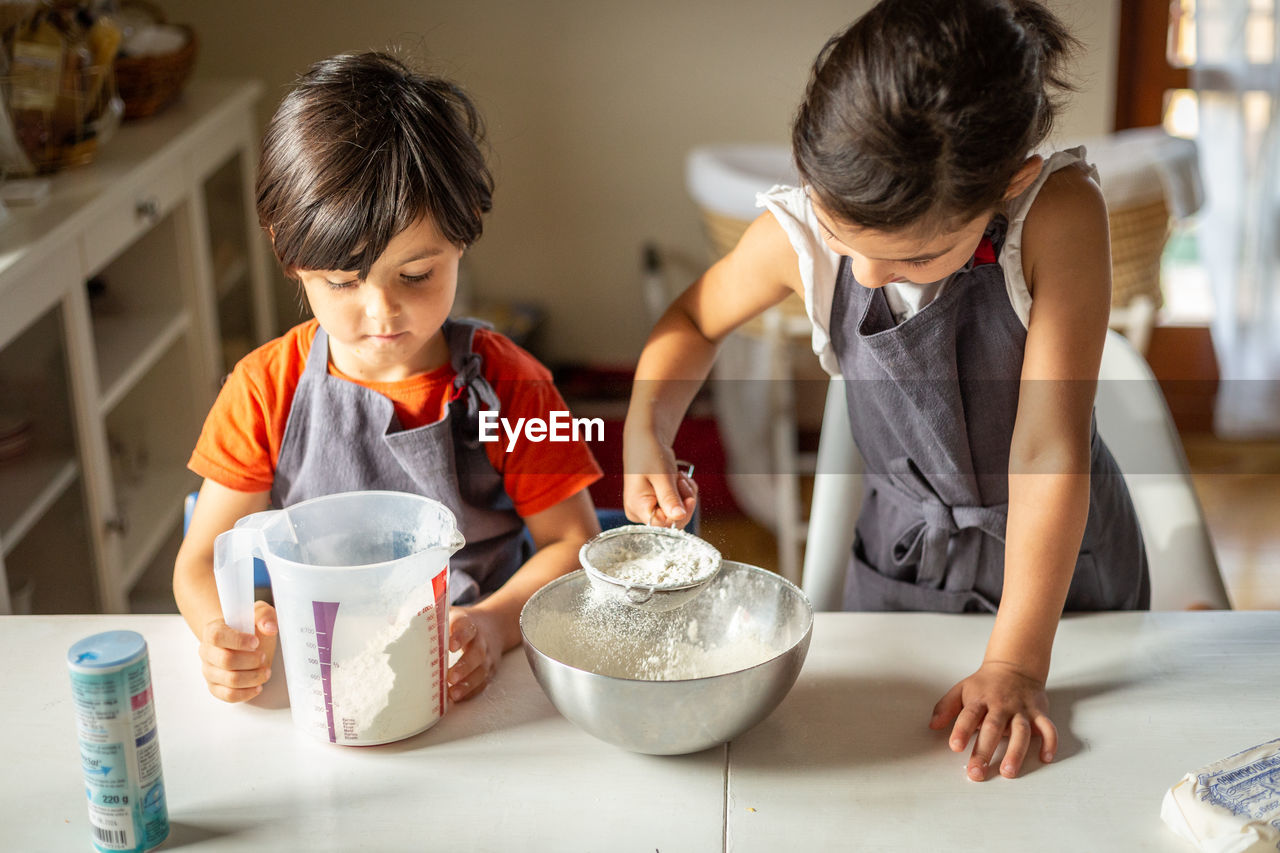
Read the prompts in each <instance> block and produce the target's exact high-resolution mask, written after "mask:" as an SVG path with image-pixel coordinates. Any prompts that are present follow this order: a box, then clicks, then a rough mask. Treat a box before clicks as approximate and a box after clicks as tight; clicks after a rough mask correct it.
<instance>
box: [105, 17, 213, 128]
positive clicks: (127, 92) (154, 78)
mask: <svg viewBox="0 0 1280 853" xmlns="http://www.w3.org/2000/svg"><path fill="white" fill-rule="evenodd" d="M175 26H177V27H178V28H179V29H181V30H183V31H184V32H186V34H187V42H186V44H184V45H183V46H182V47H181V48H179V49H178V50H176V51H174V52H173V53H166V54H162V55H160V56H122V57H118V58H117V59H116V62H115V65H116V90H117V91H118V92H119V93H120V97H121V98H123V99H124V117H125V118H126V119H131V118H142V117H144V116H149V115H153V114H155V113H157V112H159V111H160V110H162V109H164V108H165V107H167V106H169V104H171V103H173V102H174V101H175V100H177V98H178V96H179V95H181V94H182V89H183V87H184V86H186V85H187V79H188V78H189V77H190V76H191V70H192V69H193V68H195V64H196V33H195V30H193V29H191V27H188V26H186V25H183V24H176V25H175Z"/></svg>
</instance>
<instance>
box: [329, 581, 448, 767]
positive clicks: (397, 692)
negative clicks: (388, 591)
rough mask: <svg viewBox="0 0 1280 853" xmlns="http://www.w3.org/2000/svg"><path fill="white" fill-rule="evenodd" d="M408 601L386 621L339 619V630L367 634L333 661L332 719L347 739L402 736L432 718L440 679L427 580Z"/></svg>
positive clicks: (370, 740)
mask: <svg viewBox="0 0 1280 853" xmlns="http://www.w3.org/2000/svg"><path fill="white" fill-rule="evenodd" d="M408 600H409V601H411V602H415V604H413V605H412V606H406V607H404V608H402V609H401V612H400V613H399V614H398V615H397V618H395V619H394V620H392V621H391V622H390V623H389V624H386V623H384V624H383V625H382V626H380V627H379V626H376V625H369V624H365V625H357V624H352V623H351V622H350V621H349V622H348V623H346V624H345V625H344V624H343V623H342V622H341V621H339V623H338V627H337V628H335V635H336V634H337V632H338V631H339V630H345V631H364V632H367V634H368V639H367V641H366V642H365V643H364V645H363V647H362V648H360V649H359V650H358V651H356V652H355V653H354V654H347V655H345V656H343V657H341V658H338V659H336V660H335V666H334V668H333V670H332V672H333V705H334V709H333V710H334V721H335V723H336V724H337V725H338V726H340V727H341V729H342V731H343V736H344V737H345V738H346V739H348V740H353V741H362V742H365V743H379V742H385V741H389V740H395V739H398V738H401V737H406V736H407V735H409V734H412V733H414V732H415V731H418V730H420V729H422V728H425V727H426V726H427V725H430V724H431V723H432V722H433V721H434V720H435V718H436V716H437V715H436V712H435V710H434V709H437V708H438V707H439V697H438V691H439V682H438V680H436V679H434V678H433V675H434V674H435V673H434V672H433V668H434V667H436V666H437V659H438V656H437V655H434V654H433V653H432V649H433V647H435V646H436V645H438V642H439V636H438V632H437V631H438V629H437V624H436V619H437V614H436V609H435V608H434V607H428V608H427V609H426V612H424V613H419V612H418V611H419V610H421V609H422V606H423V605H422V603H421V602H424V601H425V602H430V601H431V600H432V599H431V585H430V584H427V585H426V586H425V588H424V589H423V590H420V591H419V592H418V593H417V594H410V595H409V596H408Z"/></svg>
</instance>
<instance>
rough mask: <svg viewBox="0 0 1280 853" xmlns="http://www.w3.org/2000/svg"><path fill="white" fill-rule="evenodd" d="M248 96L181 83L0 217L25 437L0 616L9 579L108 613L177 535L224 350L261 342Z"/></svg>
mask: <svg viewBox="0 0 1280 853" xmlns="http://www.w3.org/2000/svg"><path fill="white" fill-rule="evenodd" d="M261 92H262V87H261V85H260V84H259V83H256V82H250V81H199V80H197V81H195V82H193V83H192V84H191V86H189V87H188V89H187V91H186V92H185V93H184V95H183V97H182V99H181V100H180V101H179V102H178V103H177V104H175V105H174V106H173V107H171V108H169V109H167V110H166V111H165V112H163V113H161V114H160V115H157V116H154V117H152V118H148V119H147V120H146V121H142V122H138V123H126V124H125V125H124V126H123V127H121V129H120V130H119V132H118V133H117V134H116V136H115V137H113V138H112V139H111V140H110V142H109V143H108V144H106V145H104V146H103V147H102V149H101V151H100V152H99V155H98V158H97V160H96V162H94V163H93V164H91V165H89V166H84V167H81V168H77V169H69V170H67V171H65V172H61V173H58V174H57V175H55V176H53V178H52V190H51V193H50V197H49V199H48V201H47V202H46V203H45V204H43V205H41V206H39V207H36V208H29V209H17V210H12V211H10V213H11V216H10V218H9V219H8V220H7V221H6V222H4V223H3V224H0V415H6V414H7V415H10V416H13V415H15V414H16V415H18V419H17V421H15V420H14V419H13V418H12V417H11V418H10V423H13V422H19V423H24V422H29V423H30V424H31V428H30V432H31V435H32V442H31V448H30V450H28V451H27V452H25V453H24V454H22V455H21V456H19V457H17V458H14V459H9V460H6V461H2V462H0V613H6V612H9V611H10V610H11V601H10V595H9V589H10V585H11V583H13V582H14V581H17V583H16V584H14V585H15V586H21V587H24V588H26V589H31V588H32V587H33V586H34V596H33V598H34V601H35V605H34V609H35V610H36V612H46V613H48V612H81V611H83V610H85V609H97V610H101V611H104V612H119V611H123V610H124V609H125V608H126V607H127V601H128V594H129V591H130V589H131V588H132V587H133V586H134V585H135V584H136V583H137V582H138V579H139V577H140V576H141V575H142V573H143V572H144V571H145V570H146V568H147V567H148V566H149V565H152V564H153V563H156V562H157V559H158V555H159V553H160V551H161V550H162V549H164V548H165V547H167V546H169V545H170V544H171V543H172V541H173V539H174V536H175V534H176V532H177V531H178V530H180V527H181V523H182V499H183V496H184V495H185V494H186V493H187V492H189V491H190V490H191V489H193V488H194V487H196V486H197V485H198V482H199V481H198V478H197V477H195V475H193V474H192V473H191V472H190V471H188V470H186V460H187V456H188V454H189V453H190V451H191V448H192V447H193V446H194V444H195V440H196V437H197V435H198V433H199V429H200V425H201V423H203V420H204V415H205V412H206V411H207V410H208V406H209V404H210V403H211V402H212V400H213V396H214V394H215V393H216V390H217V388H218V385H219V380H220V379H221V377H222V375H223V374H224V373H225V371H226V369H227V365H226V364H225V357H224V353H226V352H228V351H241V350H243V349H244V347H245V346H246V345H252V344H256V343H258V342H261V341H262V340H265V339H266V338H268V337H270V336H271V335H272V334H275V332H276V327H275V326H276V324H275V317H274V310H273V308H274V304H275V303H274V300H273V299H272V295H271V292H270V289H269V288H270V285H269V277H268V273H267V262H266V257H267V255H266V251H265V250H266V246H265V244H264V241H263V239H262V236H261V235H260V234H259V233H258V228H257V217H256V215H255V214H254V211H253V186H252V181H253V171H254V166H255V162H256V156H257V153H256V152H257V139H258V130H257V127H256V123H255V120H254V115H255V107H256V102H257V100H258V98H259V97H260V96H261ZM213 247H217V248H216V250H215V249H214V248H213ZM88 590H92V595H90V594H88V593H87V592H86V591H88Z"/></svg>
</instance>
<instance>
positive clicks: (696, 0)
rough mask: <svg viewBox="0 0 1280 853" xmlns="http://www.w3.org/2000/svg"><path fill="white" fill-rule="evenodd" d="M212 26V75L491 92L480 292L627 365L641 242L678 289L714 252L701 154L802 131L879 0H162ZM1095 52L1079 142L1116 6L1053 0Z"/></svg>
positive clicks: (635, 342)
mask: <svg viewBox="0 0 1280 853" xmlns="http://www.w3.org/2000/svg"><path fill="white" fill-rule="evenodd" d="M162 5H163V7H164V9H165V10H166V12H167V14H168V16H169V19H170V20H172V21H175V22H182V23H188V24H191V25H192V26H193V27H194V28H195V29H196V31H197V33H198V35H199V37H200V40H201V43H200V58H199V64H198V67H197V74H198V75H201V76H241V77H256V78H259V79H262V80H264V81H265V82H266V84H267V87H268V88H267V91H268V95H267V98H266V99H265V102H264V103H263V105H262V119H263V121H264V123H265V121H266V119H267V118H268V117H269V116H270V114H271V112H272V110H273V109H274V107H275V105H276V103H277V102H278V100H279V98H280V96H281V95H282V94H283V92H284V91H285V90H286V89H287V87H288V85H289V83H290V81H291V80H292V79H293V78H294V77H295V76H296V75H297V74H298V73H299V72H301V71H303V70H304V69H305V68H306V67H307V66H308V65H309V64H310V63H311V62H313V61H315V60H317V59H320V58H323V57H325V56H329V55H331V54H335V53H339V52H343V51H355V50H365V49H385V48H387V47H388V46H392V45H400V46H402V47H407V48H409V49H410V50H411V52H412V54H413V55H415V56H417V57H419V58H420V62H419V64H420V65H425V66H426V67H427V68H429V69H430V70H433V71H435V72H437V73H441V74H444V75H446V76H449V77H453V78H454V79H456V80H457V81H459V82H460V83H461V84H462V85H463V86H464V87H465V88H466V89H467V90H468V91H469V92H470V93H471V94H472V95H473V96H474V97H475V98H476V100H477V101H478V103H479V105H480V108H481V110H482V111H483V113H484V115H485V117H486V120H487V123H488V127H489V135H490V144H491V146H492V159H491V165H492V167H493V169H494V172H495V175H496V179H497V193H496V196H495V201H494V211H493V213H492V215H491V217H490V219H489V222H488V224H487V227H486V232H485V237H484V239H483V240H481V241H480V243H479V244H478V245H477V246H476V247H475V249H474V250H473V251H472V252H471V253H470V254H469V264H470V271H471V274H472V280H473V283H474V285H475V287H476V289H477V291H478V292H480V293H482V294H484V295H488V296H493V297H500V298H501V297H523V298H530V299H536V300H538V301H540V302H542V303H543V304H545V305H546V307H547V308H548V310H549V312H550V324H549V326H548V328H547V330H546V334H545V335H544V338H543V340H544V342H545V353H546V355H547V356H548V357H549V358H551V359H565V360H580V361H591V362H595V363H612V364H630V363H633V362H634V359H635V357H636V354H637V353H638V351H639V348H640V345H641V343H642V342H643V340H644V336H645V334H646V333H647V321H646V319H645V317H644V313H643V307H642V302H641V299H640V295H639V290H638V282H639V277H640V273H639V265H640V246H641V244H642V243H643V242H644V241H646V240H653V241H656V242H657V243H658V245H659V246H660V247H661V248H662V249H663V251H664V255H665V256H666V257H667V258H668V260H669V261H670V264H669V269H670V271H671V277H672V286H673V287H680V286H683V285H684V284H685V283H687V281H688V280H690V278H691V276H692V275H694V274H696V272H697V271H698V270H697V269H695V267H696V265H697V264H699V263H703V262H705V259H706V250H705V248H704V244H703V240H702V234H701V231H700V225H699V221H698V218H697V213H696V211H695V209H694V207H693V205H692V204H691V203H690V201H689V200H688V196H687V195H686V193H685V190H684V177H683V171H684V155H685V152H686V151H688V149H689V148H690V147H692V146H694V145H699V144H705V143H714V142H725V141H730V142H746V141H749V142H773V143H785V142H786V141H787V138H788V124H789V121H790V118H791V115H792V113H793V111H794V109H795V108H796V106H797V104H798V103H799V99H800V97H801V95H802V93H803V89H804V84H805V81H806V79H807V74H808V69H809V65H810V63H811V62H812V59H813V56H814V55H815V54H816V53H817V51H818V49H819V48H820V47H821V46H822V44H823V42H824V41H825V40H826V38H827V37H828V36H829V35H830V34H832V33H833V32H835V31H836V30H838V29H840V28H842V27H843V26H845V25H846V24H847V23H849V22H850V21H851V20H853V19H854V18H855V17H857V16H858V15H859V14H861V13H862V12H863V11H865V10H866V9H867V8H869V7H870V5H871V2H870V0H852V2H847V1H846V2H838V0H792V2H787V3H783V2H779V0H714V2H701V0H650V2H643V3H617V2H613V0H563V2H538V0H533V2H523V3H520V2H501V1H500V0H470V2H467V0H459V1H458V2H443V1H442V0H426V2H424V0H364V2H361V3H359V4H358V5H357V4H356V3H355V2H351V0H346V2H334V0H306V2H303V0H266V2H264V0H218V2H209V0H162ZM1050 5H1051V6H1052V7H1053V8H1054V9H1055V10H1056V11H1057V12H1058V13H1059V14H1061V15H1062V16H1063V18H1064V19H1065V20H1066V22H1067V23H1068V25H1069V26H1071V27H1072V28H1073V30H1074V32H1075V33H1076V34H1077V36H1078V37H1080V38H1081V39H1082V40H1083V41H1084V42H1085V43H1086V45H1087V50H1086V52H1085V53H1084V54H1083V55H1082V56H1081V58H1080V61H1079V63H1078V66H1077V72H1078V76H1079V79H1080V82H1081V86H1082V89H1083V91H1082V92H1081V93H1080V94H1079V95H1078V96H1077V97H1076V98H1075V100H1074V102H1073V104H1072V107H1071V109H1070V111H1069V112H1068V113H1067V115H1066V116H1065V117H1064V120H1063V122H1062V123H1061V125H1060V129H1061V130H1060V134H1061V135H1063V136H1087V135H1092V134H1097V133H1102V132H1105V131H1107V130H1108V129H1109V128H1110V124H1111V112H1112V103H1113V96H1112V88H1113V78H1114V54H1115V36H1116V23H1115V20H1116V3H1115V2H1114V0H1050Z"/></svg>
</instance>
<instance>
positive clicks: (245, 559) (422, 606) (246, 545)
mask: <svg viewBox="0 0 1280 853" xmlns="http://www.w3.org/2000/svg"><path fill="white" fill-rule="evenodd" d="M462 546H463V538H462V534H461V533H459V532H458V528H457V523H456V521H455V519H454V516H453V513H452V512H450V511H449V509H448V508H447V507H446V506H445V505H444V504H442V503H439V502H438V501H434V500H431V499H430V498H424V497H421V496H420V495H413V494H408V493H405V492H342V493H339V494H333V495H326V496H324V497H319V498H312V499H311V500H308V501H303V502H301V503H298V504H294V505H293V506H291V507H288V508H286V509H280V510H268V511H266V512H258V513H254V514H253V515H247V516H245V517H244V518H242V519H240V520H239V521H237V522H236V525H235V527H234V528H232V529H231V530H228V531H226V532H225V533H222V534H221V535H219V536H218V538H217V539H216V540H214V550H213V570H214V578H215V580H216V582H217V585H218V599H219V601H220V602H221V604H222V613H223V618H224V619H225V620H226V622H227V624H228V625H230V626H231V627H232V628H235V629H236V630H237V631H244V632H246V633H251V632H252V631H253V630H254V627H253V558H255V557H257V558H259V559H261V560H262V561H263V562H265V563H266V565H267V572H268V573H269V574H270V575H271V590H272V594H273V595H274V597H275V607H276V621H277V624H278V625H279V626H280V651H279V653H278V655H277V658H281V657H282V658H283V659H284V673H285V680H286V681H287V682H288V685H289V706H290V708H291V709H292V713H293V722H294V724H295V725H297V726H299V727H301V728H302V729H303V730H305V731H306V732H308V733H309V734H311V735H314V736H315V737H318V738H320V739H321V740H327V741H329V742H330V743H337V744H348V745H372V744H377V743H389V742H391V741H395V740H400V739H402V738H406V737H409V736H411V735H415V734H417V733H418V732H421V731H424V730H425V729H427V728H429V727H430V726H431V725H433V724H434V723H435V722H436V721H437V720H438V719H440V717H441V716H442V715H443V714H444V709H445V689H446V686H445V669H446V666H447V663H448V648H449V613H448V601H449V599H448V578H449V557H450V556H452V555H453V554H454V553H455V552H456V551H457V550H458V549H459V548H461V547H462Z"/></svg>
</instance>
